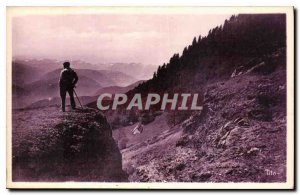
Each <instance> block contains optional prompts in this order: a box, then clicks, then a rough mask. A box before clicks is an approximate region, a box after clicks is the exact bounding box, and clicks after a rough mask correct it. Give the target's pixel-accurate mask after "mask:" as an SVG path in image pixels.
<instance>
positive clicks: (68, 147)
mask: <svg viewBox="0 0 300 195" xmlns="http://www.w3.org/2000/svg"><path fill="white" fill-rule="evenodd" d="M12 143H13V151H12V154H13V157H12V163H13V166H12V167H13V181H106V182H110V181H113V182H121V181H126V180H127V176H126V174H125V173H124V172H123V170H122V158H121V154H120V152H119V149H118V147H117V145H116V143H115V142H114V140H113V138H112V132H111V128H110V126H109V124H108V123H107V121H106V119H105V117H103V116H102V115H101V113H99V112H98V111H97V110H94V109H84V110H77V111H73V112H66V113H62V112H61V111H60V109H59V108H57V107H47V108H41V109H32V110H18V111H14V112H13V129H12Z"/></svg>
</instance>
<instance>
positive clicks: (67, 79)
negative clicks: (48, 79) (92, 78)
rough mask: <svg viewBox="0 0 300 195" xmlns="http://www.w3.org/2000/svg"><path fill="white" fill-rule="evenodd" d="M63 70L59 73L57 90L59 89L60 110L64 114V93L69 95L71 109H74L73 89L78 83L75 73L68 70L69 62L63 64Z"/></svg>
mask: <svg viewBox="0 0 300 195" xmlns="http://www.w3.org/2000/svg"><path fill="white" fill-rule="evenodd" d="M63 66H64V69H63V70H62V71H61V72H60V78H59V88H60V97H61V109H62V111H63V112H65V103H66V93H67V92H68V93H69V96H70V101H71V107H72V109H75V108H76V104H75V100H74V88H75V85H76V83H77V81H78V76H77V74H76V72H75V71H74V70H73V69H71V68H70V62H64V63H63Z"/></svg>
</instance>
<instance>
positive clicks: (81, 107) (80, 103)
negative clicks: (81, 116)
mask: <svg viewBox="0 0 300 195" xmlns="http://www.w3.org/2000/svg"><path fill="white" fill-rule="evenodd" d="M74 93H75V96H76V98H77V100H78V102H79V104H80V106H81V109H83V107H82V105H81V102H80V100H79V98H78V96H77V93H76V91H75V89H74Z"/></svg>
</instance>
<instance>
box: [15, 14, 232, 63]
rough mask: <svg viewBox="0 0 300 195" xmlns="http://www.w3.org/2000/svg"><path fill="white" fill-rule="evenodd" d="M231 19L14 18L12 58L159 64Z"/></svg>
mask: <svg viewBox="0 0 300 195" xmlns="http://www.w3.org/2000/svg"><path fill="white" fill-rule="evenodd" d="M229 17H230V15H195V14H193V15H182V14H181V15H180V14H178V15H170V14H168V15H149V14H148V15H128V14H126V15H124V14H123V15H116V14H115V15H113V14H110V15H108V14H106V15H65V16H63V15H57V16H53V15H52V16H23V17H17V18H15V19H14V20H13V29H12V30H13V31H12V36H13V37H12V39H13V56H25V57H37V58H57V59H60V60H76V59H82V60H85V61H90V62H95V63H96V62H99V63H100V62H126V63H128V62H141V63H144V64H154V65H160V64H162V63H164V62H167V61H168V60H169V58H170V57H171V56H172V55H173V54H174V53H180V54H181V53H182V50H183V48H184V47H185V46H187V45H189V44H191V42H192V39H193V37H195V36H197V37H198V36H199V35H200V34H201V35H202V36H205V35H207V33H208V31H209V29H211V28H213V27H215V26H218V25H221V24H223V22H224V21H225V19H227V18H229Z"/></svg>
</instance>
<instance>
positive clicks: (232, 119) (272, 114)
mask: <svg viewBox="0 0 300 195" xmlns="http://www.w3.org/2000/svg"><path fill="white" fill-rule="evenodd" d="M263 67H264V64H263V62H258V63H257V66H254V68H251V69H247V70H246V69H243V68H242V67H241V68H240V69H239V70H235V72H238V73H235V74H232V77H231V78H229V79H224V80H220V81H214V82H211V83H209V84H207V85H206V86H205V91H206V93H205V94H204V98H205V99H204V105H203V107H204V109H203V110H202V111H201V112H196V113H194V114H193V115H191V116H190V117H189V118H188V119H187V120H185V121H184V122H183V123H180V124H178V125H176V126H174V127H168V126H166V125H162V127H159V125H158V124H162V123H161V121H160V120H159V119H158V118H156V120H155V121H154V122H152V123H150V124H149V126H152V127H154V128H152V129H151V130H152V131H153V133H152V134H151V135H150V136H149V135H148V134H147V135H146V134H144V136H143V133H142V134H139V135H138V136H140V137H143V138H140V139H139V140H140V141H139V142H138V141H136V140H137V139H138V138H131V137H130V136H127V137H126V139H127V140H126V143H127V144H125V146H124V143H122V142H124V136H121V137H122V139H119V138H120V136H118V134H117V133H115V135H114V138H115V139H116V140H117V141H118V142H119V147H120V149H122V150H121V153H122V156H123V168H124V169H125V170H126V171H127V173H128V174H130V176H129V180H130V181H132V182H136V181H140V182H158V181H160V182H162V181H167V182H175V181H176V182H284V181H285V179H286V71H285V67H284V65H282V66H280V67H278V68H277V69H276V71H274V72H272V73H271V74H263V73H262V72H261V71H259V73H258V72H257V70H258V69H261V68H263ZM242 69H243V70H242ZM160 117H161V116H160ZM155 123H156V124H155ZM147 126H148V125H146V126H145V128H147ZM133 127H134V125H133V126H132V127H131V128H133ZM129 129H130V128H129ZM129 129H128V130H127V133H128V134H130V130H129ZM125 130H126V129H125ZM151 130H148V131H151ZM120 131H121V132H122V131H124V128H123V129H120ZM131 136H133V135H131ZM145 137H147V139H146V138H145ZM134 139H135V141H134V144H130V143H132V142H133V141H132V140H134ZM270 171H271V172H272V173H276V174H275V175H270Z"/></svg>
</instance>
